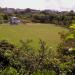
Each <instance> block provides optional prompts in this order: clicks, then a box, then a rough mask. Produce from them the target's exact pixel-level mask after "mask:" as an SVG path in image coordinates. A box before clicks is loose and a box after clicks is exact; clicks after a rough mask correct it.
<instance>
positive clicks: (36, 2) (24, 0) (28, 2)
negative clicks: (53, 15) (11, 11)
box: [0, 0, 75, 10]
mask: <svg viewBox="0 0 75 75" xmlns="http://www.w3.org/2000/svg"><path fill="white" fill-rule="evenodd" d="M0 6H1V7H9V8H32V9H40V10H43V9H52V10H75V0H0Z"/></svg>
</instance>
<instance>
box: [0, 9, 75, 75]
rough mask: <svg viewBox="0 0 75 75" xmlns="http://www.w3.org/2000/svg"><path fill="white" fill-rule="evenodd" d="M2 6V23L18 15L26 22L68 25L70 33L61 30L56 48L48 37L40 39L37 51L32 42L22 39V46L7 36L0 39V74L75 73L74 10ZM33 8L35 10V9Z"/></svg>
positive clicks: (52, 74) (0, 17)
mask: <svg viewBox="0 0 75 75" xmlns="http://www.w3.org/2000/svg"><path fill="white" fill-rule="evenodd" d="M3 10H4V9H2V8H0V23H7V22H8V20H9V19H10V17H11V16H17V17H19V18H21V19H22V21H23V23H26V22H36V23H50V24H52V25H53V24H55V25H58V24H59V25H60V26H64V27H67V28H68V29H69V32H68V33H64V32H59V34H60V36H61V40H62V42H61V43H60V44H59V45H58V47H57V49H55V51H56V52H54V50H53V49H52V47H51V46H49V45H48V46H47V44H46V43H45V41H43V40H39V46H38V47H37V52H35V51H36V49H35V47H32V46H31V44H30V43H32V42H33V41H32V40H26V41H23V40H21V41H20V46H19V47H16V46H15V45H14V44H11V43H10V42H8V41H6V40H1V41H0V75H75V25H72V24H71V23H74V20H75V12H74V11H70V12H67V11H65V12H58V11H49V10H45V11H39V10H38V11H37V10H32V9H26V10H24V11H20V12H17V11H14V12H13V13H6V12H4V11H3ZM32 11H34V12H32Z"/></svg>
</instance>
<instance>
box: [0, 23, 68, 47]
mask: <svg viewBox="0 0 75 75" xmlns="http://www.w3.org/2000/svg"><path fill="white" fill-rule="evenodd" d="M62 31H64V32H66V31H68V30H67V29H65V28H63V27H58V26H55V25H52V24H40V23H37V24H35V23H30V24H25V25H21V24H20V25H9V24H2V25H0V40H8V41H9V42H11V43H14V44H15V45H17V46H18V45H20V42H19V41H20V40H24V41H25V40H27V39H30V40H33V42H32V46H34V47H37V46H38V43H39V39H42V40H44V41H46V42H47V44H48V45H50V46H51V47H53V48H56V47H57V45H58V44H59V43H60V42H61V39H60V35H59V34H58V33H59V32H62Z"/></svg>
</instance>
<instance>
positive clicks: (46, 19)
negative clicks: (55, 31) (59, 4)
mask: <svg viewBox="0 0 75 75" xmlns="http://www.w3.org/2000/svg"><path fill="white" fill-rule="evenodd" d="M11 9H12V8H11ZM11 9H8V8H4V9H2V8H0V22H1V23H2V20H4V22H8V21H7V20H9V19H10V17H11V16H17V17H19V18H20V19H21V20H22V22H23V23H26V22H35V23H50V24H56V25H60V26H65V27H68V26H69V25H70V24H71V23H72V22H73V20H75V12H74V11H73V10H71V11H69V12H67V11H63V12H59V11H51V10H43V11H40V10H33V9H29V8H27V9H25V10H21V11H18V9H12V10H13V11H12V12H11V13H9V11H11ZM7 10H9V11H7ZM5 11H6V12H5Z"/></svg>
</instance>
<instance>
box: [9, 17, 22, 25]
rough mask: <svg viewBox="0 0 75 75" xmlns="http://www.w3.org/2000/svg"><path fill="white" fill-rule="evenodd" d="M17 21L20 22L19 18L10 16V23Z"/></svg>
mask: <svg viewBox="0 0 75 75" xmlns="http://www.w3.org/2000/svg"><path fill="white" fill-rule="evenodd" d="M19 23H21V20H20V19H19V18H18V17H11V18H10V24H19Z"/></svg>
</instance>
